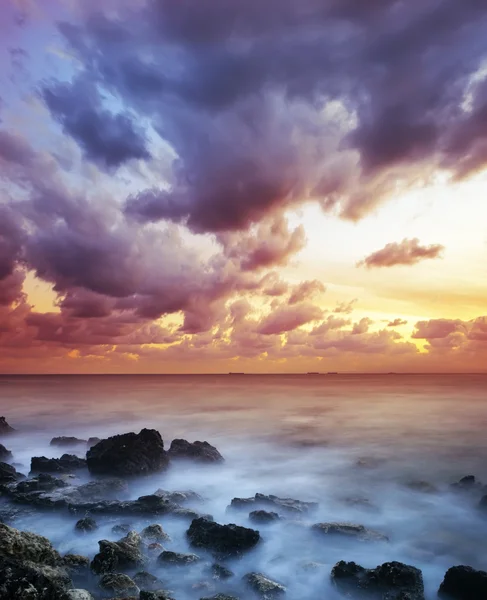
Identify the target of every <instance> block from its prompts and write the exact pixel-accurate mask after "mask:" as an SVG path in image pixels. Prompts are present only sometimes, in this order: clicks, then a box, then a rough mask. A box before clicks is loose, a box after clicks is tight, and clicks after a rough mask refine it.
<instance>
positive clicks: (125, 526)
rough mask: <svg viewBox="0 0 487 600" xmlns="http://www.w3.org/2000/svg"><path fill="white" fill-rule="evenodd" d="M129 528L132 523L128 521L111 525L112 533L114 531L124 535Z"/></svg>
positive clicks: (130, 528)
mask: <svg viewBox="0 0 487 600" xmlns="http://www.w3.org/2000/svg"><path fill="white" fill-rule="evenodd" d="M131 530H132V525H131V524H130V523H119V524H118V525H114V526H113V527H112V533H115V534H116V535H122V534H123V535H125V534H127V533H128V532H129V531H131Z"/></svg>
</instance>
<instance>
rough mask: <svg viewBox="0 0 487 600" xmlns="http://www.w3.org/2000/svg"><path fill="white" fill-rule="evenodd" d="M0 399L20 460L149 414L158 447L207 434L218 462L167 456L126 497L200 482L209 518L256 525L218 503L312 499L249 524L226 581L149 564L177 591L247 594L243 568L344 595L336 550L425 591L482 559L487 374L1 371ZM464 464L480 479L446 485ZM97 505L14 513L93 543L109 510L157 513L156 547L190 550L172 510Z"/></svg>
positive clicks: (55, 452) (60, 538) (78, 543)
mask: <svg viewBox="0 0 487 600" xmlns="http://www.w3.org/2000/svg"><path fill="white" fill-rule="evenodd" d="M0 415H4V416H5V417H6V419H7V421H8V422H9V423H10V424H11V425H12V426H13V427H14V428H15V429H16V430H17V432H18V433H17V434H16V435H14V436H9V437H8V438H2V440H1V441H2V443H4V445H5V446H7V447H8V448H9V449H10V450H11V451H12V453H13V463H14V464H15V465H16V468H17V470H18V471H20V472H23V473H25V474H27V473H28V472H29V465H30V459H31V457H32V456H47V457H56V456H60V455H61V454H62V453H63V452H65V451H66V449H61V448H56V447H53V446H50V440H51V438H52V437H54V436H61V435H64V436H76V437H80V438H84V439H87V438H88V437H95V436H96V437H100V438H106V437H108V436H111V435H115V434H119V433H126V432H129V431H135V432H138V431H140V429H142V428H144V427H146V428H152V429H157V430H158V431H159V432H160V433H161V435H162V438H163V440H164V444H165V447H166V448H169V446H170V443H171V441H172V440H173V439H176V438H185V439H187V440H189V441H195V440H201V441H204V440H206V441H208V442H209V443H211V444H212V445H214V446H216V447H217V448H218V450H219V451H220V453H221V454H222V455H223V456H224V458H225V462H224V463H223V464H221V465H215V466H201V465H199V466H198V465H196V464H186V463H185V464H178V465H175V466H173V467H172V468H171V469H169V470H168V471H166V472H163V473H158V474H154V475H151V476H149V477H145V478H139V479H135V480H131V481H130V482H129V486H130V497H131V498H134V499H135V498H137V497H139V496H142V495H146V494H151V493H153V492H154V491H155V490H156V489H158V488H163V489H165V490H169V491H173V490H189V489H190V490H193V491H195V492H197V493H198V494H200V495H201V496H202V497H203V498H204V502H203V505H202V506H201V507H198V510H201V512H203V513H210V514H211V515H213V517H214V519H215V520H216V521H218V522H219V523H236V524H239V525H244V526H247V527H249V526H252V527H254V528H255V526H254V525H251V523H250V521H249V518H248V512H235V511H230V510H229V509H228V506H229V504H230V502H231V500H232V498H235V497H240V498H247V497H252V496H254V495H255V494H256V493H261V494H274V495H277V496H280V497H284V498H294V499H299V500H304V501H314V502H318V509H317V511H316V513H315V514H311V515H305V516H303V517H299V516H297V517H293V518H289V517H288V518H287V519H284V520H282V521H279V522H277V523H275V524H271V525H265V526H262V527H259V530H260V533H261V536H262V542H261V543H260V544H259V546H258V547H257V548H256V549H255V550H254V551H252V552H251V553H249V554H248V555H246V556H245V557H243V558H241V559H239V560H235V561H234V562H232V564H231V565H229V566H230V568H231V569H232V570H233V571H234V573H235V578H234V579H233V583H229V584H226V585H228V586H230V588H231V589H230V590H227V588H225V589H224V590H221V589H214V590H213V591H212V590H210V592H211V593H210V592H204V593H203V592H201V591H200V588H199V587H198V586H199V584H200V583H201V585H202V587H204V585H203V583H204V581H205V571H204V569H203V566H194V567H188V568H187V569H178V570H177V572H170V573H169V572H167V570H164V569H162V570H161V568H160V567H157V566H153V568H152V571H151V572H153V574H154V575H156V576H158V577H160V578H161V579H162V580H163V581H164V583H165V584H167V589H170V590H174V591H175V592H174V593H175V597H176V600H186V599H188V600H189V599H198V598H201V597H204V596H212V595H213V594H214V593H217V592H219V591H233V592H234V593H236V594H240V597H241V598H246V597H248V595H246V592H245V591H244V590H242V589H241V586H242V585H243V584H242V583H241V579H242V577H243V575H245V574H246V573H249V572H259V573H264V574H265V575H266V576H269V577H270V578H272V579H273V580H275V581H277V582H279V583H282V584H283V585H285V586H286V587H287V589H288V596H287V597H288V598H289V599H292V598H296V599H297V598H301V599H304V598H310V599H314V598H320V599H323V598H327V599H329V600H335V598H336V599H339V598H341V597H342V596H341V595H340V593H339V592H338V591H337V590H336V589H335V587H334V586H333V583H332V581H331V578H330V573H331V570H332V568H333V566H334V565H335V564H336V563H337V562H338V561H340V560H345V561H354V562H356V563H358V564H360V565H362V566H364V567H366V568H373V567H376V566H377V565H380V564H382V563H385V562H389V561H400V562H404V563H406V564H408V565H413V566H415V567H417V568H419V569H421V571H422V573H423V578H424V584H425V591H426V598H427V599H433V598H436V593H437V590H438V586H439V585H440V583H441V581H442V579H443V576H444V574H445V571H446V570H447V569H448V568H450V567H451V566H454V565H470V566H472V567H474V568H476V569H482V570H487V546H486V539H487V517H486V515H485V514H483V513H482V512H481V511H480V510H479V506H478V503H479V500H480V497H481V496H482V494H483V493H485V494H487V488H486V489H485V490H484V489H483V487H482V485H481V484H482V482H485V483H487V375H478V374H472V375H468V374H465V375H455V374H438V375H423V374H421V375H414V374H411V375H403V374H388V375H382V374H381V375H372V374H371V375H358V374H357V375H342V374H323V375H321V374H318V375H314V374H313V375H311V374H310V375H251V374H242V375H237V374H236V375H228V374H227V375H80V376H78V375H63V376H55V375H52V376H51V375H49V376H48V375H45V376H10V375H4V376H0ZM68 451H69V452H71V450H68ZM85 452H86V448H85V447H79V448H78V447H76V448H74V449H73V453H75V454H78V455H79V456H83V455H84V453H85ZM467 475H474V476H475V477H476V479H477V481H478V482H479V483H478V485H476V486H473V489H472V490H470V491H462V490H459V489H458V486H454V485H452V484H455V483H456V482H458V481H459V480H460V479H461V478H462V477H465V476H467ZM77 477H78V480H77V481H79V482H80V483H81V482H85V481H87V480H88V479H89V476H88V475H87V474H86V473H84V472H82V473H80V474H78V475H77ZM271 510H276V509H271ZM276 512H279V511H278V510H276ZM78 518H79V517H78ZM97 520H99V521H100V522H99V525H100V528H99V529H98V530H97V531H95V532H93V533H89V534H86V535H82V536H81V535H78V534H76V533H75V530H74V523H75V522H76V517H75V516H72V515H69V514H65V513H62V514H61V513H59V514H58V513H56V512H49V513H40V514H39V513H35V514H25V515H21V516H20V517H18V519H17V520H16V521H15V522H14V523H12V525H13V526H14V527H17V528H19V529H25V530H30V531H34V532H36V533H39V534H42V535H45V536H47V537H48V538H49V539H50V540H51V541H52V543H53V544H54V546H55V547H56V548H57V549H58V550H59V551H60V552H61V553H63V554H64V553H77V554H84V555H87V556H89V557H90V558H92V557H93V555H94V554H95V553H96V552H97V550H98V541H99V540H100V539H110V540H116V539H118V538H119V537H120V535H118V536H117V535H116V534H114V533H113V532H112V531H111V529H112V527H113V525H114V524H117V523H119V522H121V521H123V522H127V520H129V521H131V523H130V525H131V526H132V527H133V528H134V529H135V530H137V531H140V529H141V528H142V527H144V526H146V525H148V524H151V523H154V522H158V523H160V524H161V525H162V526H163V527H164V529H165V530H166V531H167V532H168V533H169V535H170V536H171V538H172V542H170V543H168V544H167V549H169V550H175V551H178V552H189V551H191V552H193V551H194V549H191V548H190V547H189V545H188V541H187V538H186V535H185V531H186V529H187V527H188V523H185V522H181V520H172V519H171V517H166V516H163V517H156V518H148V517H144V518H138V519H127V518H124V519H120V518H116V517H99V518H97ZM320 522H321V523H322V522H326V523H331V522H339V523H342V522H344V523H353V524H360V525H364V526H365V527H367V528H370V529H372V530H374V531H378V532H380V533H382V534H384V535H385V536H387V537H388V539H389V541H388V542H377V541H376V542H370V541H361V540H356V539H348V538H339V537H333V536H331V537H330V536H312V535H311V534H310V531H311V529H310V528H311V526H312V525H313V524H315V523H320ZM203 563H204V561H203V562H202V563H201V565H203ZM206 579H207V577H206ZM232 586H233V587H232ZM81 587H82V586H81Z"/></svg>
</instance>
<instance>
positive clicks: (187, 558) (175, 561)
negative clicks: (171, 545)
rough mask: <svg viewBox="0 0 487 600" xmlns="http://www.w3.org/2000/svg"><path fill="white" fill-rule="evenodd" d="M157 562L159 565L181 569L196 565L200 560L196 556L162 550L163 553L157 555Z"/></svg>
mask: <svg viewBox="0 0 487 600" xmlns="http://www.w3.org/2000/svg"><path fill="white" fill-rule="evenodd" d="M157 560H158V562H159V563H160V564H164V565H174V566H176V567H182V566H185V565H191V564H194V563H197V562H199V561H200V560H201V558H200V557H199V556H198V555H197V554H184V553H182V552H170V551H169V550H164V552H161V554H159V556H158V557H157Z"/></svg>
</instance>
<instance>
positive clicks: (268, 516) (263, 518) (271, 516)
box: [249, 510, 281, 525]
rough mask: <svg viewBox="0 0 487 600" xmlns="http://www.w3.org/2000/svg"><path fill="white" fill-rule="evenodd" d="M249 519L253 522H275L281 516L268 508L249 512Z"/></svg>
mask: <svg viewBox="0 0 487 600" xmlns="http://www.w3.org/2000/svg"><path fill="white" fill-rule="evenodd" d="M249 519H250V520H251V521H252V522H253V523H260V524H264V525H265V524H266V523H274V522H275V521H279V520H280V519H281V517H280V516H279V515H278V514H277V513H275V512H268V511H267V510H253V511H252V512H251V513H250V514H249Z"/></svg>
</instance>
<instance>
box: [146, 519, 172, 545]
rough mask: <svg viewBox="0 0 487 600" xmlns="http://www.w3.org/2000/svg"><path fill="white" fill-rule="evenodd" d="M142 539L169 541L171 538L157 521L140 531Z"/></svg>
mask: <svg viewBox="0 0 487 600" xmlns="http://www.w3.org/2000/svg"><path fill="white" fill-rule="evenodd" d="M140 535H141V537H142V539H144V540H150V541H151V542H169V541H171V538H170V537H169V536H168V534H167V533H166V532H165V531H164V529H163V528H162V527H161V526H160V525H158V524H157V523H156V524H154V525H148V526H147V527H146V528H145V529H143V530H142V531H141V532H140Z"/></svg>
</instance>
